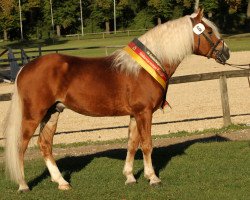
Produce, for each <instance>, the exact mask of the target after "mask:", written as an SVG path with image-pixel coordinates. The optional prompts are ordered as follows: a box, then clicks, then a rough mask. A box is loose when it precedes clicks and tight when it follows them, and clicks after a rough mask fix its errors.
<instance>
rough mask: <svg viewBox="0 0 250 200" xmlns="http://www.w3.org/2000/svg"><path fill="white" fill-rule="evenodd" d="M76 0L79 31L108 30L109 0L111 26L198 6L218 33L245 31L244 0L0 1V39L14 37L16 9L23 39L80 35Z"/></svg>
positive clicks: (145, 24)
mask: <svg viewBox="0 0 250 200" xmlns="http://www.w3.org/2000/svg"><path fill="white" fill-rule="evenodd" d="M80 2H81V4H82V17H83V27H84V28H83V30H84V32H85V33H91V32H101V31H106V32H109V31H113V30H114V23H113V21H114V2H115V7H116V9H115V10H116V24H117V30H124V29H143V28H146V29H147V28H151V27H153V26H155V25H157V24H159V23H163V22H166V21H168V20H171V19H175V18H179V17H181V16H183V15H187V14H191V13H193V11H194V7H195V5H196V4H199V5H200V6H202V7H203V8H204V9H205V15H206V17H207V18H209V19H211V20H212V21H214V22H215V23H216V25H217V26H218V27H220V29H221V32H223V33H239V32H246V31H250V23H249V21H250V20H249V19H248V18H247V8H248V6H249V5H248V4H250V3H249V2H250V0H200V1H197V0H20V3H21V5H20V7H19V0H1V1H0V39H4V40H7V39H8V40H13V39H20V21H19V20H20V13H19V10H20V8H21V10H22V24H23V34H24V38H26V39H30V38H48V37H51V36H52V34H56V35H58V36H60V35H65V34H75V33H81V15H80ZM248 10H250V9H248ZM51 11H52V12H51ZM249 12H250V11H249ZM52 15H53V24H54V31H53V28H52Z"/></svg>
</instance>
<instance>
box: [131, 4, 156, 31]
mask: <svg viewBox="0 0 250 200" xmlns="http://www.w3.org/2000/svg"><path fill="white" fill-rule="evenodd" d="M152 27H154V24H153V15H152V14H150V13H149V12H147V10H146V9H144V10H141V11H140V12H139V13H138V14H137V15H136V16H135V18H134V19H133V22H132V23H131V25H130V27H129V28H130V29H142V28H145V29H148V28H152Z"/></svg>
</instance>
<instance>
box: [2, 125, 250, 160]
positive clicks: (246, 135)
mask: <svg viewBox="0 0 250 200" xmlns="http://www.w3.org/2000/svg"><path fill="white" fill-rule="evenodd" d="M242 140H243V141H245V140H249V141H250V129H247V130H240V131H232V132H227V133H223V134H219V135H217V134H213V133H209V134H201V135H193V136H185V137H176V138H159V139H155V140H154V141H153V145H154V148H159V147H169V146H173V145H188V146H190V145H192V144H195V143H199V142H212V141H218V142H219V141H242ZM126 148H127V144H126V143H114V144H97V145H83V146H78V147H55V148H53V154H54V156H55V157H56V158H62V157H66V156H81V155H91V154H98V153H100V154H101V153H102V152H107V151H111V150H116V149H124V150H125V151H126ZM37 158H42V157H41V154H40V152H39V149H38V148H30V149H28V150H27V152H26V154H25V159H26V160H31V159H37ZM1 162H4V154H3V153H0V163H1Z"/></svg>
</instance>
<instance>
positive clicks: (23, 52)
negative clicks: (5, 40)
mask: <svg viewBox="0 0 250 200" xmlns="http://www.w3.org/2000/svg"><path fill="white" fill-rule="evenodd" d="M21 59H22V65H25V64H27V63H28V62H29V58H28V56H27V55H26V53H25V51H24V49H23V48H21Z"/></svg>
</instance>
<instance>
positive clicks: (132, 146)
mask: <svg viewBox="0 0 250 200" xmlns="http://www.w3.org/2000/svg"><path fill="white" fill-rule="evenodd" d="M128 138H129V140H128V151H127V157H126V162H125V165H124V169H123V174H124V175H125V176H126V178H127V180H126V182H125V184H126V185H127V184H133V183H136V179H135V177H134V175H133V164H134V157H135V153H136V151H137V149H138V146H139V142H140V136H139V133H138V130H137V125H136V121H135V119H134V118H133V117H130V123H129V129H128Z"/></svg>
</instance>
